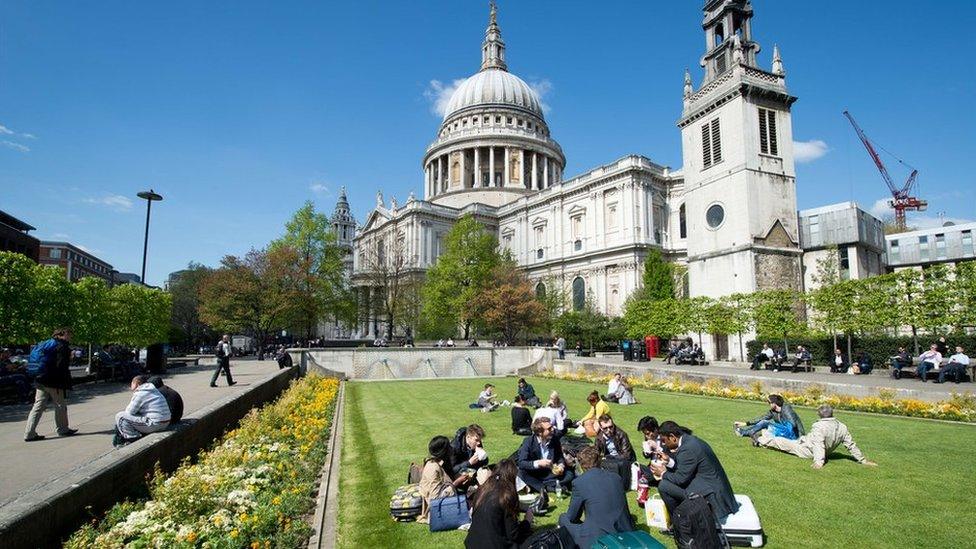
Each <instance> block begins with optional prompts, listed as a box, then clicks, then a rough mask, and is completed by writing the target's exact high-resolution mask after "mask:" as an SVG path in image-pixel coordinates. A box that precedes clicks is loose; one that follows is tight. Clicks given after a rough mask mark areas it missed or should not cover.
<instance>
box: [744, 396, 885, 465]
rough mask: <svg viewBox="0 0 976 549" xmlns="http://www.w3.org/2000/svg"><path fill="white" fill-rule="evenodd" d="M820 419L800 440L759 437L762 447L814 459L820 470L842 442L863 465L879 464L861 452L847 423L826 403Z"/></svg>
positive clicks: (821, 410) (820, 408) (819, 410)
mask: <svg viewBox="0 0 976 549" xmlns="http://www.w3.org/2000/svg"><path fill="white" fill-rule="evenodd" d="M817 415H818V416H820V419H818V420H817V421H815V422H814V423H813V427H811V428H810V432H809V433H808V434H806V435H804V436H802V437H800V438H799V439H797V440H790V439H788V438H783V437H777V436H771V435H770V434H769V432H768V431H767V432H766V433H763V435H762V436H760V437H759V444H760V446H764V447H766V448H772V449H774V450H780V451H782V452H786V453H789V454H793V455H795V456H799V457H801V458H804V459H811V458H812V459H813V468H814V469H820V468H822V467H823V466H824V464H825V463H827V457H828V456H829V455H830V453H831V452H833V451H834V449H835V448H837V447H838V446H840V445H841V444H843V445H844V447H846V448H847V451H849V452H850V453H851V456H853V457H854V459H855V460H857V462H858V463H860V464H862V465H871V466H874V465H877V463H875V462H873V461H868V460H867V458H865V457H864V454H862V453H861V450H860V448H858V447H857V444H854V438H853V437H852V436H851V433H850V431H848V430H847V426H846V425H844V424H843V423H841V422H840V421H839V420H838V419H837V418H835V417H834V409H833V408H831V407H830V406H828V405H826V404H824V405H822V406H820V407H819V408H817Z"/></svg>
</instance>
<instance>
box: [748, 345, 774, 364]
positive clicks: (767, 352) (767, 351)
mask: <svg viewBox="0 0 976 549" xmlns="http://www.w3.org/2000/svg"><path fill="white" fill-rule="evenodd" d="M774 356H776V353H774V352H773V350H772V349H771V348H770V347H769V345H768V344H766V343H763V347H762V350H760V351H759V352H758V353H756V356H755V358H753V359H752V367H751V368H750V369H751V370H758V369H760V368H759V365H760V364H762V363H763V362H769V361H770V360H772V359H773V357H774Z"/></svg>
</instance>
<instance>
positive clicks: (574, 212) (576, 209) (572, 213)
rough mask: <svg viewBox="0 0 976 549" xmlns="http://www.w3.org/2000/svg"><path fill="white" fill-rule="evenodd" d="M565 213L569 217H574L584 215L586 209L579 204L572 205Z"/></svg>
mask: <svg viewBox="0 0 976 549" xmlns="http://www.w3.org/2000/svg"><path fill="white" fill-rule="evenodd" d="M566 213H567V214H569V217H576V216H578V215H583V214H585V213H586V208H585V207H584V206H581V205H579V204H574V205H573V207H572V208H570V209H569V210H568V211H567V212H566Z"/></svg>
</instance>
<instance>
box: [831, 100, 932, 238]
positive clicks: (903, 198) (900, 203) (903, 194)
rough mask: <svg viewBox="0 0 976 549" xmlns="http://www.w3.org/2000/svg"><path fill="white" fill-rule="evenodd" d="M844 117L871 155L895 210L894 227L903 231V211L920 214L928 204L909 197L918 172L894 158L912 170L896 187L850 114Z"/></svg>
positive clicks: (889, 202) (868, 140)
mask: <svg viewBox="0 0 976 549" xmlns="http://www.w3.org/2000/svg"><path fill="white" fill-rule="evenodd" d="M844 116H846V117H847V119H848V120H849V121H850V122H851V126H854V131H855V132H857V136H858V137H859V138H860V139H861V143H863V144H864V148H865V149H867V150H868V154H869V155H871V160H874V165H875V166H877V167H878V171H879V172H881V177H882V178H884V180H885V183H887V184H888V190H890V191H891V200H889V201H888V205H889V206H891V207H892V208H893V209H894V210H895V226H896V227H898V229H899V230H902V231H903V230H905V227H906V223H905V211H907V210H912V211H919V212H922V211H925V210H926V209H928V207H929V203H928V202H926V201H925V200H921V199H919V198H916V197H914V196H912V195H911V192H912V187H914V186H915V179H916V178H917V177H918V170H916V169H915V168H913V167H911V166H909V165H908V164H906V163H904V162H902V161H901V160H900V159H899V158H898V157H894V158H895V160H898V163H900V164H901V165H903V166H905V167H906V168H908V169H910V170H912V173H911V174H909V176H908V180H907V181H905V184H904V185H902V186H901V188H898V187H896V186H895V182H894V181H892V179H891V175H890V174H889V173H888V168H886V167H885V165H884V162H882V161H881V157H880V156H878V151H876V150H874V145H873V144H872V143H871V140H870V139H868V136H867V135H865V134H864V130H862V129H861V127H860V126H858V125H857V122H855V121H854V117H853V116H851V113H849V112H847V111H844ZM882 150H884V149H882ZM889 154H890V153H889ZM892 156H894V155H892Z"/></svg>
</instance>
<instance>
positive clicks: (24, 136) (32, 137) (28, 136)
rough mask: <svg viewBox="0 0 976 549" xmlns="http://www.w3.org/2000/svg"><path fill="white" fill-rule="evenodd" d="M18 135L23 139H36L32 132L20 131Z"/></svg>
mask: <svg viewBox="0 0 976 549" xmlns="http://www.w3.org/2000/svg"><path fill="white" fill-rule="evenodd" d="M20 136H21V137H23V138H24V139H37V136H36V135H34V134H32V133H22V134H20Z"/></svg>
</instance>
